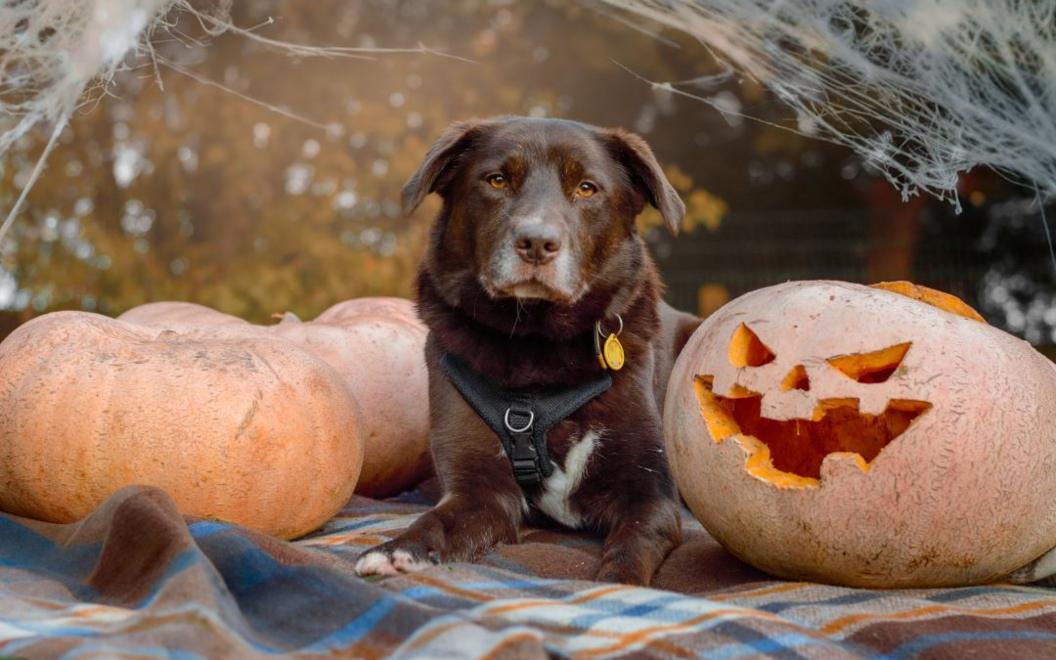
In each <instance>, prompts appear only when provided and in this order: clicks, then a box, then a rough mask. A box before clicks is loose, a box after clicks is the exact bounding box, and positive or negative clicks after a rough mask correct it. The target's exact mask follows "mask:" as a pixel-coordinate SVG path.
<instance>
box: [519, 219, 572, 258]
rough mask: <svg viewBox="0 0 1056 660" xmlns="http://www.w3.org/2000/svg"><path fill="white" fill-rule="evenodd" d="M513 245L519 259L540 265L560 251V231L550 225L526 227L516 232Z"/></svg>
mask: <svg viewBox="0 0 1056 660" xmlns="http://www.w3.org/2000/svg"><path fill="white" fill-rule="evenodd" d="M514 247H515V248H516V249H517V255H518V256H520V258H521V259H524V260H525V261H527V262H528V263H530V264H535V265H537V266H541V265H543V264H545V263H547V262H549V261H551V260H553V258H554V257H556V256H557V253H558V252H560V251H561V232H560V230H559V229H558V228H557V227H554V226H552V225H533V226H531V227H526V228H524V229H522V230H520V231H519V232H517V236H516V238H515V242H514Z"/></svg>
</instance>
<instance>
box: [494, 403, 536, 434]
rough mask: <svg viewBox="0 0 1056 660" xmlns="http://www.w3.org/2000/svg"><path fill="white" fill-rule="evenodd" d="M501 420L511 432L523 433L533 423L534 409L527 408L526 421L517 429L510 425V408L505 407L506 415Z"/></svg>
mask: <svg viewBox="0 0 1056 660" xmlns="http://www.w3.org/2000/svg"><path fill="white" fill-rule="evenodd" d="M502 421H503V422H505V424H506V428H507V429H509V430H510V432H511V433H524V432H525V431H527V430H528V429H530V428H532V424H534V423H535V411H534V410H529V411H528V423H527V424H525V425H524V426H523V427H521V428H519V429H515V428H513V427H512V426H511V425H510V409H509V408H507V409H506V417H505V418H503V420H502Z"/></svg>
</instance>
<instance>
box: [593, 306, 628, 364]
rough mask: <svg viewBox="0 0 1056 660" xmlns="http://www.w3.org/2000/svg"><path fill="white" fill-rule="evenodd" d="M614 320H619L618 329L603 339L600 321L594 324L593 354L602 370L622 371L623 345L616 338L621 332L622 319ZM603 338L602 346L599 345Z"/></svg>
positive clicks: (624, 357)
mask: <svg viewBox="0 0 1056 660" xmlns="http://www.w3.org/2000/svg"><path fill="white" fill-rule="evenodd" d="M616 318H617V319H619V322H620V329H619V330H617V331H616V332H615V333H609V336H608V337H605V332H604V331H602V329H601V321H598V322H597V323H595V324H594V354H595V355H596V356H597V358H598V362H599V363H600V364H601V368H602V369H611V370H613V371H619V370H620V369H622V368H623V365H624V363H625V362H626V359H627V356H626V354H625V352H624V350H623V344H621V343H620V340H619V338H618V337H617V335H619V334H620V333H621V332H623V319H622V318H620V317H619V316H618V315H617V317H616ZM603 337H605V344H604V346H603V345H602V343H601V339H602V338H603Z"/></svg>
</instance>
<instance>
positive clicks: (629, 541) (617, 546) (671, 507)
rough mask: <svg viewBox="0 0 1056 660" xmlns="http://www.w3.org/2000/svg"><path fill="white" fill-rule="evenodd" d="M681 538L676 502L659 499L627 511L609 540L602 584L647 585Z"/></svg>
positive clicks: (616, 521)
mask: <svg viewBox="0 0 1056 660" xmlns="http://www.w3.org/2000/svg"><path fill="white" fill-rule="evenodd" d="M681 537H682V527H681V523H680V521H679V519H678V506H677V505H676V504H675V502H674V501H673V500H670V499H667V498H657V499H655V500H653V501H652V502H646V503H639V504H636V505H634V506H632V507H628V508H626V509H624V510H623V511H621V512H620V514H619V516H618V518H617V519H616V520H615V522H614V524H613V526H612V527H611V528H610V529H609V533H608V536H607V537H606V538H605V548H604V550H603V552H602V555H601V567H600V568H599V569H598V575H597V579H598V581H599V582H620V583H623V584H634V585H642V586H647V585H648V584H649V582H650V580H652V578H653V573H655V572H656V569H657V568H658V567H659V566H660V564H661V563H662V562H663V561H664V558H665V557H667V555H668V553H670V552H671V550H673V549H674V548H675V546H677V545H678V544H679V542H680V541H681Z"/></svg>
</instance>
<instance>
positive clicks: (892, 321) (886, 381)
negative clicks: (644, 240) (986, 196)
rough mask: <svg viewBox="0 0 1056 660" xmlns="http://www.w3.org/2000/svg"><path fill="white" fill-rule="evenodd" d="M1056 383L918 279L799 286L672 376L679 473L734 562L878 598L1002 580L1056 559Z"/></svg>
mask: <svg viewBox="0 0 1056 660" xmlns="http://www.w3.org/2000/svg"><path fill="white" fill-rule="evenodd" d="M1053 411H1056V369H1053V366H1052V364H1051V363H1050V362H1049V361H1048V360H1047V359H1046V358H1045V357H1043V356H1042V355H1041V354H1040V353H1038V352H1037V351H1035V350H1034V349H1033V348H1032V347H1031V346H1030V345H1029V344H1027V343H1026V342H1024V341H1022V340H1020V339H1017V338H1015V337H1013V336H1011V335H1009V334H1007V333H1005V332H1002V331H1000V330H998V329H996V328H993V327H991V326H989V325H986V324H985V322H982V321H981V318H980V317H979V316H978V314H976V313H975V312H974V310H971V308H969V307H967V305H964V303H963V302H961V301H960V300H958V299H956V298H954V297H953V296H949V295H948V294H943V293H941V292H937V291H933V290H927V289H924V288H923V287H917V286H916V285H913V284H910V283H885V284H883V285H880V287H879V288H877V287H866V286H860V285H856V284H848V283H842V282H826V281H807V282H790V283H786V284H781V285H778V286H772V287H768V288H765V289H761V290H758V291H754V292H752V293H749V294H747V295H744V296H742V297H740V298H738V299H736V300H734V301H732V302H730V303H728V304H727V305H725V306H724V307H722V308H721V309H720V310H718V311H717V312H716V313H714V314H713V315H712V316H710V317H709V318H707V319H706V320H705V321H704V323H703V324H702V325H701V326H700V327H699V328H698V329H697V331H696V332H695V333H694V335H693V336H692V337H691V339H690V340H689V342H688V343H687V345H686V347H685V348H684V350H683V351H682V353H681V355H680V356H679V358H678V360H677V361H676V364H675V367H674V369H673V372H672V376H671V380H670V383H669V386H668V394H667V398H666V402H665V409H664V432H665V440H666V446H667V451H668V455H669V459H670V462H671V467H672V471H673V474H674V476H675V479H676V481H677V483H678V486H679V489H680V491H681V493H682V495H683V497H684V498H685V500H686V502H687V504H688V505H689V507H690V509H691V510H692V511H693V513H694V515H695V516H696V517H697V518H698V519H699V520H700V522H701V523H702V524H703V525H704V526H705V527H706V528H707V529H708V531H709V532H710V533H711V534H712V535H713V536H714V537H715V538H716V539H717V540H718V541H719V542H720V543H721V544H722V545H724V546H725V547H726V548H727V549H728V550H729V551H730V552H732V553H733V554H734V555H736V556H738V557H740V558H741V559H743V560H745V561H747V562H748V563H751V564H753V565H755V566H756V567H758V568H760V569H762V570H764V571H767V572H769V573H771V574H773V575H776V576H779V577H784V578H790V579H801V580H815V581H823V582H830V583H838V584H845V585H851V586H863V587H903V586H905V587H908V586H914V587H925V586H950V585H964V584H974V583H985V582H988V581H993V580H995V579H998V578H1001V577H1003V576H1005V575H1007V574H1008V573H1010V572H1011V571H1013V570H1015V569H1017V568H1020V567H1022V566H1024V565H1026V564H1028V563H1029V562H1031V561H1032V560H1034V559H1035V558H1037V557H1039V556H1040V555H1042V554H1044V553H1045V552H1046V551H1047V550H1049V549H1050V548H1053V547H1054V546H1056V507H1053V506H1052V501H1053V499H1054V497H1056V417H1054V416H1053V414H1052V413H1053Z"/></svg>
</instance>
